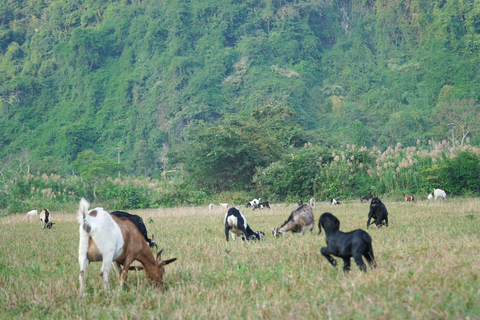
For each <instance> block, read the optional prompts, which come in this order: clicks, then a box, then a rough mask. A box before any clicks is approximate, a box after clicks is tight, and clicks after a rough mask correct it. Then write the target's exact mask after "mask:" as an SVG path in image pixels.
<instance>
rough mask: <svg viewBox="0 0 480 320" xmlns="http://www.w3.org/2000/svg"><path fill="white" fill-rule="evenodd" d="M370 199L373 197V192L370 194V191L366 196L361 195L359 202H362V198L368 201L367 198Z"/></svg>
mask: <svg viewBox="0 0 480 320" xmlns="http://www.w3.org/2000/svg"><path fill="white" fill-rule="evenodd" d="M370 199H373V194H371V193H370V194H367V195H366V196H363V197H361V198H360V202H363V201H364V200H365V201H368V200H370Z"/></svg>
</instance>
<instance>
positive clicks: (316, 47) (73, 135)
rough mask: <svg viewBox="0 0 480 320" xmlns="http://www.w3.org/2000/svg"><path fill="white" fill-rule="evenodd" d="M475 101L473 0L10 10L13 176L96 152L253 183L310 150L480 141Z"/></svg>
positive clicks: (478, 40)
mask: <svg viewBox="0 0 480 320" xmlns="http://www.w3.org/2000/svg"><path fill="white" fill-rule="evenodd" d="M479 102H480V3H479V2H478V1H474V0H465V1H454V0H389V1H374V0H361V1H360V0H347V1H334V0H247V1H236V0H190V1H187V0H178V1H158V0H138V1H134V0H131V1H130V0H109V1H106V0H61V1H60V0H58V1H57V0H28V1H26V0H5V1H3V2H2V3H0V122H1V125H0V161H1V163H2V168H1V170H2V175H3V179H4V181H5V179H6V178H5V176H4V174H5V173H6V172H7V170H6V168H8V171H9V172H22V171H24V172H25V171H28V172H39V173H43V172H46V173H58V174H61V175H66V174H72V172H73V173H76V172H77V173H78V172H81V171H82V170H85V168H84V167H83V168H82V162H81V161H83V160H81V159H86V158H88V159H97V160H98V161H103V166H100V167H101V169H99V170H98V172H101V173H102V174H103V175H116V173H117V171H118V172H120V171H121V172H123V173H126V174H128V175H136V176H157V177H160V174H159V173H160V172H163V174H164V176H165V175H167V174H171V175H182V176H183V175H184V174H185V175H188V174H190V175H192V176H193V175H194V174H200V176H201V179H203V180H201V181H198V182H199V185H203V186H206V187H210V188H214V189H215V190H219V191H221V190H224V189H225V188H227V189H228V188H233V189H242V188H245V187H246V186H249V185H250V184H252V183H254V182H253V175H254V174H255V173H256V172H257V171H258V170H259V169H261V168H266V167H267V166H268V165H270V164H271V163H272V162H274V161H276V160H278V159H280V157H281V156H282V155H284V154H286V153H290V152H291V150H300V149H299V148H304V146H305V144H307V143H310V144H313V145H315V146H316V145H320V146H328V147H333V148H335V147H342V146H346V145H347V144H351V145H356V146H365V147H369V148H370V147H374V146H376V147H378V148H380V149H382V150H384V149H386V148H387V147H388V146H392V147H394V146H395V145H396V144H397V143H402V145H406V146H414V145H417V141H419V142H418V143H419V144H420V146H422V145H423V146H427V142H428V140H431V141H432V142H433V141H441V140H448V139H450V140H451V137H452V132H451V131H450V128H449V127H447V123H451V122H454V123H455V124H456V126H455V127H454V128H453V135H454V136H455V138H456V139H457V140H458V141H457V143H458V144H464V143H465V144H466V143H467V139H468V140H469V143H471V144H474V145H475V144H478V143H479V142H480V139H479V136H478V133H479V127H480V126H479V123H480V121H479V115H478V114H479V110H480V105H479ZM232 136H233V137H234V139H232ZM450 143H451V142H450ZM292 148H293V149H292ZM226 149H232V150H230V151H231V153H229V155H230V156H231V155H232V154H233V155H235V157H234V158H235V161H237V162H238V163H235V161H233V160H232V159H233V158H232V157H223V158H222V157H221V154H222V153H224V152H225V150H226ZM230 151H229V152H230ZM118 162H120V163H121V165H118ZM212 162H214V164H215V166H216V168H217V169H219V170H220V172H221V173H222V174H223V177H225V179H224V181H218V180H217V181H210V182H209V181H208V179H210V180H213V179H214V178H217V176H214V175H212V174H211V172H210V171H208V170H206V168H209V167H210V168H211V166H212ZM97 163H98V162H97ZM83 164H85V161H84V162H83ZM117 165H118V166H117ZM14 167H15V168H14ZM107 168H108V169H109V170H110V171H109V170H107ZM15 170H17V171H15ZM216 173H218V171H216ZM89 174H90V175H95V174H96V173H92V172H89ZM180 178H181V177H180ZM227 185H229V187H227ZM232 185H234V186H233V187H232Z"/></svg>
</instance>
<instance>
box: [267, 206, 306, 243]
mask: <svg viewBox="0 0 480 320" xmlns="http://www.w3.org/2000/svg"><path fill="white" fill-rule="evenodd" d="M314 225H315V219H314V217H313V209H312V207H310V206H309V205H308V204H304V205H302V206H300V207H299V208H297V209H296V210H294V211H292V213H291V214H290V216H289V217H288V219H287V221H285V222H284V223H283V224H282V225H281V226H280V227H275V228H273V230H272V234H273V235H274V236H275V237H278V236H279V235H282V236H284V235H285V233H287V232H288V231H292V232H293V233H297V232H298V233H300V234H301V235H304V234H305V232H306V231H308V230H310V231H313V227H314Z"/></svg>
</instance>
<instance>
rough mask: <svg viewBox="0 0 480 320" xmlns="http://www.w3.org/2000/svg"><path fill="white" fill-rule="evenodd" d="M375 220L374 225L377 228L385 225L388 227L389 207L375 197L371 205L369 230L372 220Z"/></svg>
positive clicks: (368, 222)
mask: <svg viewBox="0 0 480 320" xmlns="http://www.w3.org/2000/svg"><path fill="white" fill-rule="evenodd" d="M371 219H373V223H375V225H376V226H377V227H381V226H382V225H385V226H387V227H388V212H387V207H385V205H384V204H383V203H382V201H380V199H378V198H377V197H374V198H373V199H372V202H371V203H370V212H369V213H368V221H367V229H368V226H369V225H370V220H371ZM383 221H385V222H383Z"/></svg>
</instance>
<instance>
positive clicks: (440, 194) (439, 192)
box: [433, 189, 447, 201]
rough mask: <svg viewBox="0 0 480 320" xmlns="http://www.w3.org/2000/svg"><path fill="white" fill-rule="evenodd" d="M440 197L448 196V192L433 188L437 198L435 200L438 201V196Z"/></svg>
mask: <svg viewBox="0 0 480 320" xmlns="http://www.w3.org/2000/svg"><path fill="white" fill-rule="evenodd" d="M438 197H440V198H443V199H446V198H447V194H446V193H445V191H443V190H442V189H435V190H433V198H434V199H435V201H437V198H438Z"/></svg>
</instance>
